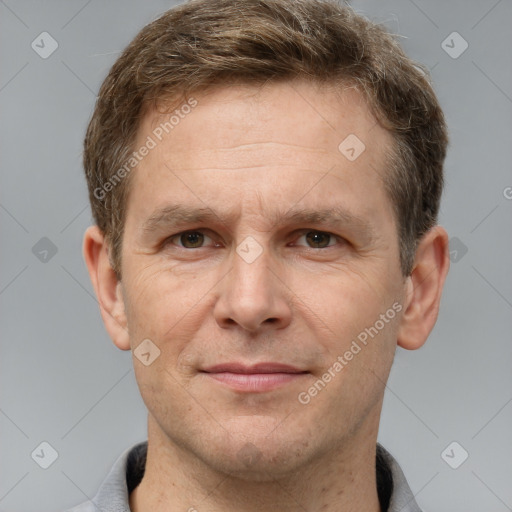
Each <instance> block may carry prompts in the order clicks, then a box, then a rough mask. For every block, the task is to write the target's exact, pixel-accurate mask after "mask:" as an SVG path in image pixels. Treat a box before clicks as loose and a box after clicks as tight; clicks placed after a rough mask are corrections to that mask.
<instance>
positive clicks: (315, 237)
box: [298, 231, 337, 249]
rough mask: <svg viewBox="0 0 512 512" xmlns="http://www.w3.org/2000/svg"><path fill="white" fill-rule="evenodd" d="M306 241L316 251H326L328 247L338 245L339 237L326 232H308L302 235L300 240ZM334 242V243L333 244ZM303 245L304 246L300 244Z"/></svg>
mask: <svg viewBox="0 0 512 512" xmlns="http://www.w3.org/2000/svg"><path fill="white" fill-rule="evenodd" d="M304 237H305V239H306V243H307V244H308V245H309V246H310V247H311V248H314V249H324V248H326V247H331V246H333V245H335V244H336V242H337V237H336V236H334V235H331V234H330V233H325V232H324V231H308V232H306V233H304V234H302V235H301V237H300V238H299V240H300V239H302V238H304ZM331 242H332V243H331ZM298 245H302V244H298Z"/></svg>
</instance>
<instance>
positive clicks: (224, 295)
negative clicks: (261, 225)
mask: <svg viewBox="0 0 512 512" xmlns="http://www.w3.org/2000/svg"><path fill="white" fill-rule="evenodd" d="M231 264H232V268H231V271H230V272H229V273H228V275H227V276H226V277H227V279H226V280H225V281H224V286H223V288H222V292H221V295H220V297H219V300H218V302H217V304H216V308H215V316H216V319H217V322H218V323H219V324H220V325H221V326H223V327H226V326H228V325H234V324H238V325H239V326H240V327H242V328H244V329H246V330H250V331H255V330H258V329H263V328H266V326H270V325H272V326H274V328H275V327H284V326H285V325H287V324H288V323H289V321H290V314H291V313H290V309H289V305H288V301H287V297H286V287H283V286H282V283H281V281H280V279H277V278H276V275H275V272H276V270H277V268H276V267H277V265H276V261H275V258H274V257H273V255H272V253H271V250H270V248H269V245H268V242H265V241H263V240H261V239H260V240H256V239H255V238H254V237H252V236H247V237H245V238H244V239H243V240H242V241H241V242H240V243H239V244H238V245H237V247H236V250H235V252H234V254H233V258H232V259H231Z"/></svg>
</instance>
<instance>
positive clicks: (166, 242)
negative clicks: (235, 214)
mask: <svg viewBox="0 0 512 512" xmlns="http://www.w3.org/2000/svg"><path fill="white" fill-rule="evenodd" d="M206 231H207V230H202V229H194V230H188V231H181V232H180V233H176V234H174V235H172V236H170V237H168V238H166V239H165V240H164V241H163V244H162V245H163V246H164V247H165V246H168V245H171V244H172V241H173V240H174V239H176V238H178V239H180V238H181V237H182V236H183V235H187V234H194V233H201V234H203V235H204V236H206V237H208V238H210V240H212V241H213V239H212V237H210V236H208V235H207V234H206ZM308 233H315V234H321V235H327V236H330V237H331V239H334V241H337V242H338V243H342V244H343V243H347V241H346V240H345V239H344V238H342V237H340V236H337V235H334V234H333V233H329V232H328V231H320V230H315V229H303V230H300V231H299V234H300V236H299V238H302V237H303V236H305V235H307V234H308ZM331 241H332V240H329V242H331ZM336 245H337V244H332V245H327V246H326V247H310V246H303V245H299V246H298V247H305V248H306V249H310V250H316V251H318V250H326V249H331V248H333V247H335V246H336ZM174 246H175V247H177V248H178V249H181V250H184V251H193V250H194V249H195V250H197V249H205V248H207V247H206V246H201V247H183V246H180V245H176V244H174Z"/></svg>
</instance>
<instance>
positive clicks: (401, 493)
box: [67, 441, 421, 512]
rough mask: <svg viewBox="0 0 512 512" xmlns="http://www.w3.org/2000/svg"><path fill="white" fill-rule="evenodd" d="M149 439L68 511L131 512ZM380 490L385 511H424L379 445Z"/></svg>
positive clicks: (139, 445)
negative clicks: (93, 492)
mask: <svg viewBox="0 0 512 512" xmlns="http://www.w3.org/2000/svg"><path fill="white" fill-rule="evenodd" d="M147 447H148V444H147V441H145V442H143V443H139V444H136V445H135V446H132V447H131V448H129V449H127V450H126V451H125V452H124V453H123V454H122V455H121V456H120V457H119V458H118V459H117V461H116V462H115V464H114V466H113V467H112V469H111V470H110V473H109V474H108V475H107V478H106V479H105V480H104V481H103V483H102V484H101V487H100V489H99V491H98V493H97V494H96V496H95V497H94V498H93V499H92V501H87V502H85V503H82V504H81V505H78V506H76V507H74V508H72V509H70V510H68V511H67V512H98V511H101V512H130V504H129V496H130V493H131V492H132V491H133V489H135V487H137V485H139V483H140V481H141V480H142V477H143V476H144V468H145V466H146V454H147ZM376 471H377V491H378V495H379V502H380V507H381V510H382V512H421V510H420V508H419V507H418V504H417V503H416V501H415V499H414V496H413V494H412V492H411V489H410V488H409V485H408V483H407V480H406V479H405V476H404V474H403V472H402V470H401V468H400V466H399V465H398V463H397V461H396V460H395V459H394V458H393V456H392V455H391V454H390V453H389V452H388V451H386V449H385V448H383V447H382V446H381V445H380V444H377V461H376Z"/></svg>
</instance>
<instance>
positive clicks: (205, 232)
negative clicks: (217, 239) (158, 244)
mask: <svg viewBox="0 0 512 512" xmlns="http://www.w3.org/2000/svg"><path fill="white" fill-rule="evenodd" d="M187 233H201V234H202V235H204V236H205V238H209V239H210V240H211V241H212V242H213V241H214V239H213V237H212V236H209V235H208V233H211V231H210V230H209V229H186V230H185V231H180V232H179V233H175V234H174V235H171V236H168V237H166V238H165V239H164V240H163V242H162V246H163V247H165V246H166V245H168V244H171V243H172V245H174V246H175V247H177V248H178V249H184V250H186V251H191V250H194V249H195V250H197V249H204V248H206V247H207V246H206V245H203V246H201V247H193V248H189V247H183V246H182V245H178V244H176V243H174V242H173V240H174V239H176V238H178V239H179V238H180V237H181V236H182V235H186V234H187ZM205 242H206V240H205Z"/></svg>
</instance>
